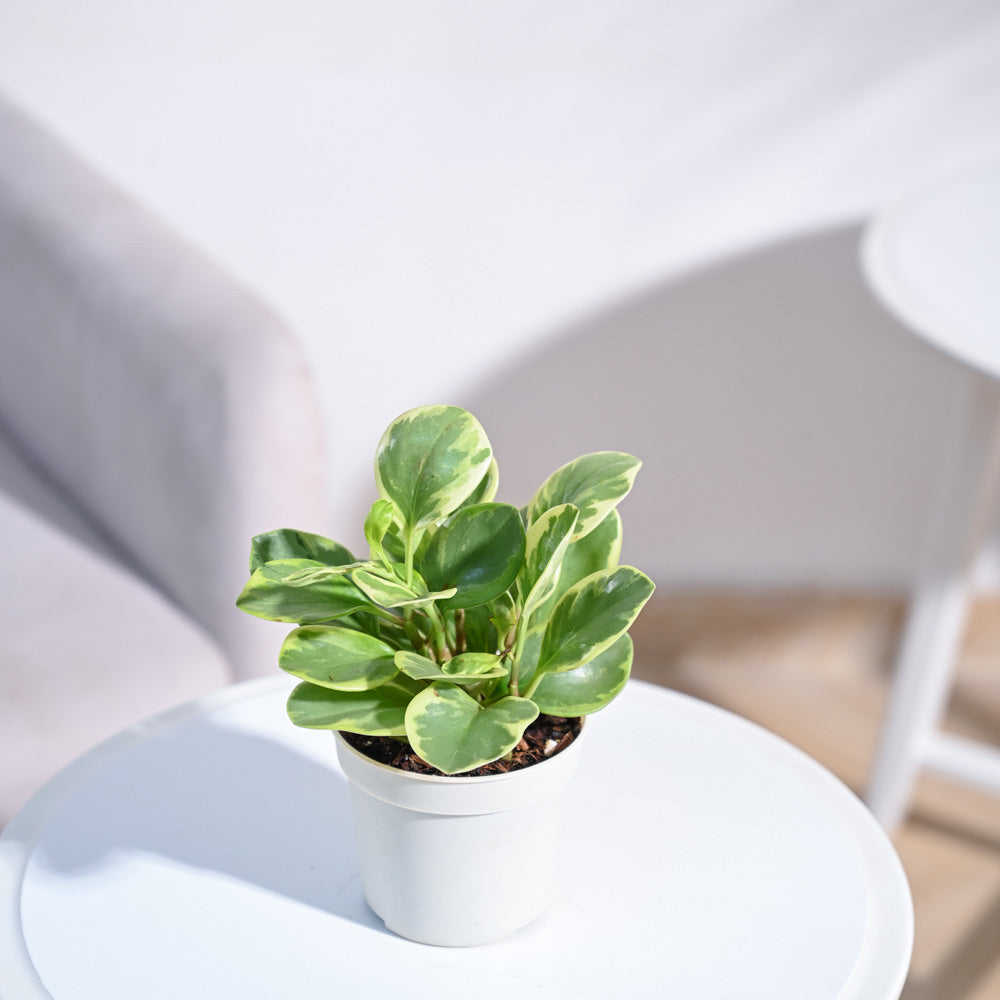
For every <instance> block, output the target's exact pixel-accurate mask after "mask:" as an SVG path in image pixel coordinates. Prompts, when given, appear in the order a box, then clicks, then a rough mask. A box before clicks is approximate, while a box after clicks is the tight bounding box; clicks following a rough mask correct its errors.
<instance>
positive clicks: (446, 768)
mask: <svg viewBox="0 0 1000 1000" xmlns="http://www.w3.org/2000/svg"><path fill="white" fill-rule="evenodd" d="M537 717H538V708H537V706H536V705H535V703H534V702H531V701H528V699H527V698H514V697H508V698H503V699H501V700H500V701H498V702H496V703H495V704H493V705H489V706H486V707H484V706H483V705H480V704H479V702H478V701H476V699H475V698H472V697H470V696H469V695H468V694H466V693H465V691H463V690H462V689H461V688H459V687H455V686H454V685H453V684H444V683H441V682H435V683H433V684H430V685H429V686H428V687H426V688H425V689H424V690H423V691H421V692H420V694H418V695H416V697H414V699H413V700H412V701H411V702H410V704H409V707H408V708H407V709H406V736H407V739H409V741H410V746H412V747H413V749H414V750H415V751H416V752H417V753H418V754H419V755H420V756H421V757H423V759H424V760H426V761H427V763H428V764H431V765H433V766H434V767H436V768H437V769H438V770H439V771H443V772H444V773H445V774H459V773H461V772H464V771H471V770H473V769H474V768H477V767H479V766H480V765H482V764H489V763H490V762H491V761H494V760H497V759H498V758H499V757H502V756H503V755H504V754H506V753H509V752H510V751H511V750H513V749H514V747H515V746H517V744H518V743H519V742H520V740H521V737H522V736H523V735H524V731H525V729H527V728H528V726H529V725H530V724H531V723H532V722H534V720H535V719H536V718H537Z"/></svg>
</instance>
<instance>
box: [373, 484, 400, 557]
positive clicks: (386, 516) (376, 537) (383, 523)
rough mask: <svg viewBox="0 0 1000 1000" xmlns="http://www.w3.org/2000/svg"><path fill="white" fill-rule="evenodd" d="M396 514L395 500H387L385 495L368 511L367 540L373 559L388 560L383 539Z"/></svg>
mask: <svg viewBox="0 0 1000 1000" xmlns="http://www.w3.org/2000/svg"><path fill="white" fill-rule="evenodd" d="M395 514H396V508H395V506H394V505H393V502H392V501H391V500H386V499H385V497H379V498H378V500H376V501H375V502H374V503H373V504H372V506H371V510H369V511H368V516H367V517H366V518H365V540H366V541H367V542H368V547H369V549H370V550H371V555H372V558H373V559H381V560H383V561H387V560H386V556H385V547H384V545H383V539H384V538H385V536H386V534H387V533H388V531H389V529H390V528H391V527H392V522H393V518H394V517H395Z"/></svg>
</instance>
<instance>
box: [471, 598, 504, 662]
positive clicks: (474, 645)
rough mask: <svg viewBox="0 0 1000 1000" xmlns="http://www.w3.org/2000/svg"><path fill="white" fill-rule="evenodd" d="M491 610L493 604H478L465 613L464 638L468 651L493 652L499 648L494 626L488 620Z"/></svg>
mask: <svg viewBox="0 0 1000 1000" xmlns="http://www.w3.org/2000/svg"><path fill="white" fill-rule="evenodd" d="M494 603H496V602H494ZM492 608H493V604H480V605H479V606H478V607H475V608H469V609H468V611H466V612H465V637H466V642H467V645H468V648H469V649H478V650H483V651H484V652H495V651H496V650H497V649H498V648H499V646H500V642H499V640H498V639H497V630H496V626H495V625H494V624H493V622H492V621H491V620H490V616H491V614H492ZM506 634H507V633H506V631H505V632H504V635H506Z"/></svg>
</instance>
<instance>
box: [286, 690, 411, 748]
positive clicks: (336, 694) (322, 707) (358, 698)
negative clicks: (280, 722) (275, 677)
mask: <svg viewBox="0 0 1000 1000" xmlns="http://www.w3.org/2000/svg"><path fill="white" fill-rule="evenodd" d="M420 689H421V685H419V684H417V683H415V682H414V681H411V680H410V679H409V678H408V677H396V678H395V679H394V680H391V681H388V682H386V683H385V684H382V685H380V686H379V687H377V688H373V689H372V690H370V691H333V690H331V689H330V688H321V687H316V685H315V684H309V683H303V684H299V685H298V686H297V687H296V688H295V690H294V691H292V693H291V694H290V695H289V697H288V705H287V710H288V718H289V719H291V720H292V722H293V723H295V725H296V726H302V727H303V728H304V729H342V730H344V731H345V732H348V733H360V734H362V735H363V736H405V735H406V706H407V705H409V703H410V700H411V699H412V698H413V696H414V695H415V694H416V693H417V692H418V691H419V690H420Z"/></svg>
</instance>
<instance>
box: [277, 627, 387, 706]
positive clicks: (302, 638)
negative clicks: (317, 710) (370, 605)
mask: <svg viewBox="0 0 1000 1000" xmlns="http://www.w3.org/2000/svg"><path fill="white" fill-rule="evenodd" d="M394 653H395V650H394V649H393V648H392V646H390V645H388V643H385V642H382V641H381V639H376V638H375V637H374V636H371V635H365V633H364V632H355V631H353V630H352V629H347V628H340V627H339V626H337V625H306V626H304V627H303V628H297V629H295V630H294V631H292V632H290V633H289V635H288V638H286V639H285V641H284V643H283V644H282V646H281V652H280V653H279V654H278V666H279V667H281V669H282V670H284V671H286V672H287V673H289V674H291V675H292V676H293V677H299V678H301V679H302V680H304V681H309V683H310V684H318V685H319V686H320V687H326V688H333V689H334V690H337V691H367V690H369V689H370V688H376V687H378V686H379V685H380V684H384V683H385V682H386V681H388V680H391V679H392V678H393V677H395V676H396V673H397V671H396V664H395V663H394V662H393V655H394Z"/></svg>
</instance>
